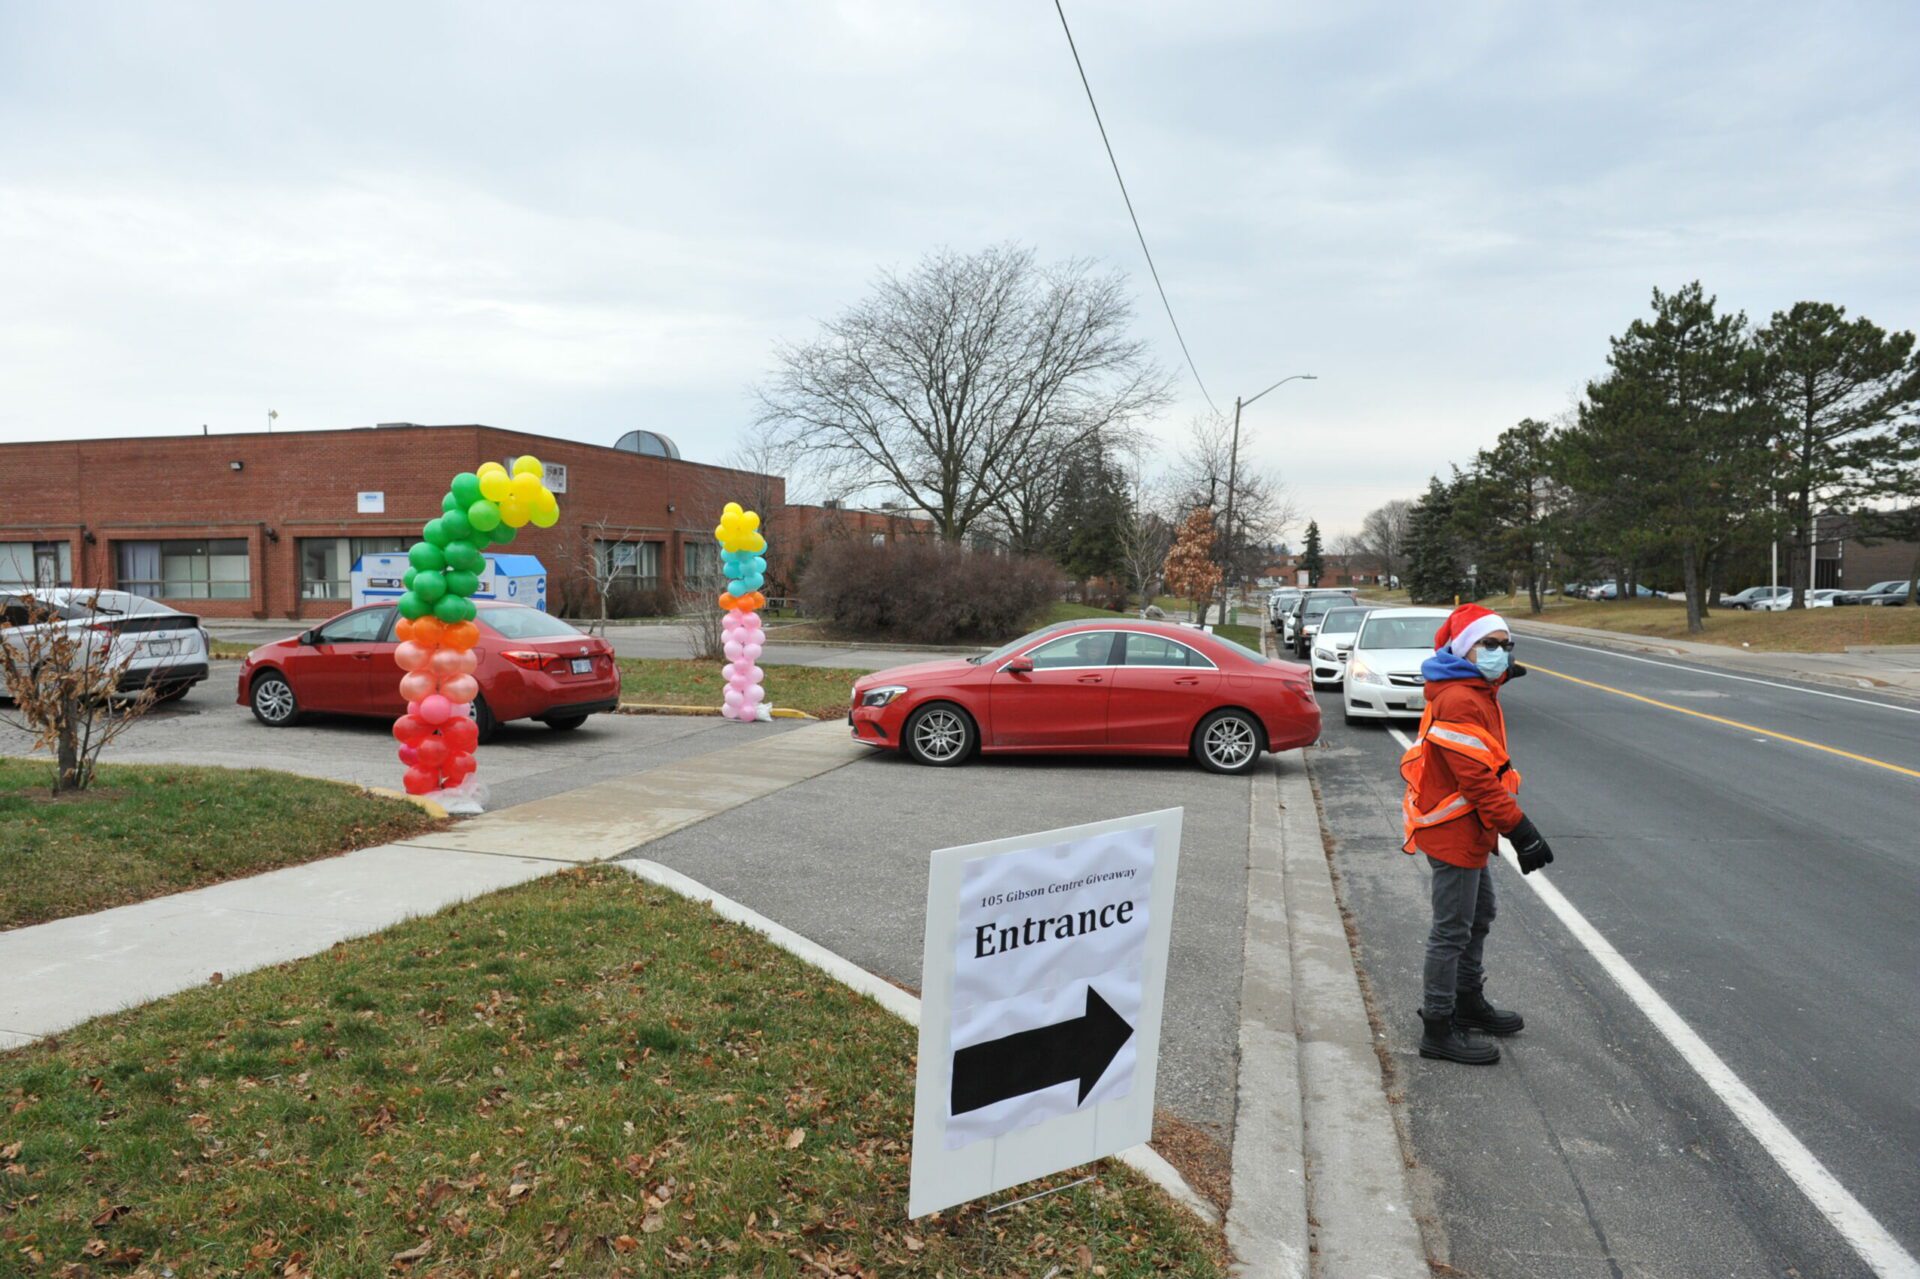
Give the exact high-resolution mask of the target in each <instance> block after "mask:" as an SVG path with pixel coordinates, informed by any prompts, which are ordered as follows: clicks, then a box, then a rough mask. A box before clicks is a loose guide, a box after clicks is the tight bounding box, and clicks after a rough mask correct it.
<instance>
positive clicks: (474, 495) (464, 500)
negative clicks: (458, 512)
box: [453, 471, 480, 510]
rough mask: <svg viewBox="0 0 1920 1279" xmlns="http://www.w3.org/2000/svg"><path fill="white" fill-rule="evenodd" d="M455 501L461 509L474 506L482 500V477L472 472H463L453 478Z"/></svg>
mask: <svg viewBox="0 0 1920 1279" xmlns="http://www.w3.org/2000/svg"><path fill="white" fill-rule="evenodd" d="M453 500H454V501H455V502H458V503H459V504H460V508H461V509H462V510H464V509H465V508H467V507H469V506H472V505H473V504H474V503H475V502H478V501H479V500H480V477H479V476H477V475H475V474H474V473H473V472H472V471H462V472H460V474H458V475H456V476H454V477H453Z"/></svg>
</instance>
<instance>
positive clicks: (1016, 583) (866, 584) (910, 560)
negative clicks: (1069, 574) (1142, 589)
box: [800, 538, 1063, 644]
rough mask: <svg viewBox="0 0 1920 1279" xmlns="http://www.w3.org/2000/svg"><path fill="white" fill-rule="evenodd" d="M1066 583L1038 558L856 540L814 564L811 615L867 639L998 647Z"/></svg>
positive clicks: (834, 545)
mask: <svg viewBox="0 0 1920 1279" xmlns="http://www.w3.org/2000/svg"><path fill="white" fill-rule="evenodd" d="M1062 585H1063V583H1062V580H1061V575H1060V570H1059V569H1057V568H1055V567H1054V565H1053V564H1052V563H1051V562H1050V561H1048V560H1044V559H1040V558H1037V557H1034V556H1015V555H992V554H987V553H985V552H978V551H965V550H962V549H960V548H959V547H957V546H954V545H952V544H951V543H947V542H938V541H932V540H920V539H915V540H912V541H900V542H889V543H886V544H884V545H878V546H876V545H874V544H873V543H871V542H867V541H862V540H859V539H856V538H846V539H840V540H833V541H827V542H823V543H821V544H820V545H819V546H817V547H815V548H814V551H813V554H812V555H811V556H810V557H809V559H808V562H807V569H806V576H805V577H804V578H803V579H802V580H801V588H800V589H801V592H802V594H803V596H804V598H805V599H806V602H807V610H808V612H809V613H810V614H812V615H813V616H816V617H822V618H825V619H826V620H828V621H830V622H832V623H834V624H835V625H836V626H839V627H841V628H843V629H845V630H848V631H851V632H854V633H856V634H860V635H885V636H891V637H892V638H894V639H898V640H902V641H905V642H907V643H913V644H940V643H946V642H949V641H953V640H988V641H994V642H998V641H1000V640H1004V639H1007V638H1010V637H1011V636H1013V635H1016V634H1018V633H1019V632H1020V631H1021V630H1022V629H1024V628H1025V627H1026V626H1027V625H1028V624H1030V623H1031V622H1032V621H1033V620H1034V619H1035V618H1036V617H1037V616H1038V615H1039V614H1040V612H1041V611H1042V610H1044V609H1045V608H1046V607H1047V605H1048V604H1049V603H1051V602H1052V601H1053V600H1055V599H1057V598H1058V597H1059V595H1060V590H1061V587H1062Z"/></svg>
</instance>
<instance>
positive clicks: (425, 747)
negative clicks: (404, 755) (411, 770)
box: [414, 737, 447, 768]
mask: <svg viewBox="0 0 1920 1279" xmlns="http://www.w3.org/2000/svg"><path fill="white" fill-rule="evenodd" d="M414 753H415V754H416V755H418V756H419V757H420V763H421V764H422V765H423V766H425V767H427V768H438V767H440V765H442V764H444V763H446V761H447V744H446V742H444V741H442V740H441V739H440V738H438V737H423V738H421V739H420V744H419V745H418V746H416V747H415V748H414Z"/></svg>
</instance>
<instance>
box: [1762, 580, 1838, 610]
mask: <svg viewBox="0 0 1920 1279" xmlns="http://www.w3.org/2000/svg"><path fill="white" fill-rule="evenodd" d="M1839 594H1840V592H1839V591H1837V590H1831V589H1829V588H1827V587H1824V586H1823V587H1821V588H1820V589H1819V590H1817V591H1808V592H1807V607H1808V608H1832V607H1833V602H1834V599H1835V597H1837V596H1838V595H1839ZM1792 607H1793V592H1792V591H1790V590H1789V591H1783V592H1782V593H1781V594H1779V595H1774V596H1771V597H1769V598H1767V599H1763V600H1755V601H1754V603H1753V609H1752V611H1753V612H1756V613H1784V612H1786V611H1787V610H1788V609H1790V608H1792Z"/></svg>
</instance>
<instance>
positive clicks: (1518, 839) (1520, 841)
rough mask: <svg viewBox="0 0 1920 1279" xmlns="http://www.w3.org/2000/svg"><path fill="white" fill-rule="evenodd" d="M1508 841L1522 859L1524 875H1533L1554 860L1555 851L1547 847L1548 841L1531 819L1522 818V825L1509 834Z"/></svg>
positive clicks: (1521, 864)
mask: <svg viewBox="0 0 1920 1279" xmlns="http://www.w3.org/2000/svg"><path fill="white" fill-rule="evenodd" d="M1507 840H1508V842H1509V843H1511V844H1512V845H1513V851H1514V855H1515V856H1516V857H1518V858H1519V859H1520V873H1521V874H1522V875H1531V874H1533V872H1534V871H1536V870H1539V869H1540V868H1541V867H1542V866H1545V865H1546V864H1547V863H1548V862H1550V861H1552V860H1553V850H1552V849H1551V848H1548V847H1547V841H1546V840H1545V839H1544V838H1542V836H1541V834H1540V830H1539V828H1538V827H1536V826H1535V825H1534V824H1533V819H1532V818H1531V817H1522V818H1521V819H1520V824H1519V825H1518V826H1515V827H1514V828H1513V829H1512V830H1510V831H1508V832H1507Z"/></svg>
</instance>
